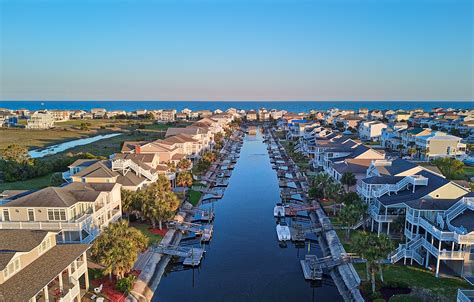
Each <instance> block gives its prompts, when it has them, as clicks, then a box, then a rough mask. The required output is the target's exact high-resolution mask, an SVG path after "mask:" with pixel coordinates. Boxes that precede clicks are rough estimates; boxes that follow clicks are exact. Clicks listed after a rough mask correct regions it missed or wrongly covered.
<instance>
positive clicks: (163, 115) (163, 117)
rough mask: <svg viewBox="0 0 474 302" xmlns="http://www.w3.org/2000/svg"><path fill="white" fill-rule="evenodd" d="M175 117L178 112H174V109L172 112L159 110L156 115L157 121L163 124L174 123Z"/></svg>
mask: <svg viewBox="0 0 474 302" xmlns="http://www.w3.org/2000/svg"><path fill="white" fill-rule="evenodd" d="M175 117H176V110H174V109H172V110H167V109H164V110H158V111H157V112H156V113H155V119H156V120H157V121H158V122H163V123H169V122H174V121H175V120H176V119H175Z"/></svg>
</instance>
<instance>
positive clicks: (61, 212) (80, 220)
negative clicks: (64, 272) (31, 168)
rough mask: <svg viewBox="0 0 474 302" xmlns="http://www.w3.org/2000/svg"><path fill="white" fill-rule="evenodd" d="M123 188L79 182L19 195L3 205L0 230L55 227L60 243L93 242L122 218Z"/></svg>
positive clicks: (1, 207) (0, 212)
mask: <svg viewBox="0 0 474 302" xmlns="http://www.w3.org/2000/svg"><path fill="white" fill-rule="evenodd" d="M120 188H121V185H120V184H117V183H80V182H77V183H70V184H68V185H66V186H63V187H47V188H44V189H41V190H38V191H30V192H28V193H27V194H17V195H15V196H12V197H11V198H10V199H9V200H8V201H7V202H5V203H3V204H1V205H0V229H18V230H52V231H57V232H58V238H57V240H58V241H59V242H72V243H90V242H91V241H92V240H94V239H95V238H96V237H97V235H98V234H99V233H100V232H101V230H102V229H103V228H104V227H106V226H107V225H108V224H109V223H111V222H114V221H117V220H118V219H119V218H121V216H122V206H121V196H120Z"/></svg>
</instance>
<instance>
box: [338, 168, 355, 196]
mask: <svg viewBox="0 0 474 302" xmlns="http://www.w3.org/2000/svg"><path fill="white" fill-rule="evenodd" d="M341 183H342V184H344V185H346V191H347V192H349V187H350V186H353V185H355V184H356V178H355V175H354V173H352V172H345V173H344V174H342V177H341Z"/></svg>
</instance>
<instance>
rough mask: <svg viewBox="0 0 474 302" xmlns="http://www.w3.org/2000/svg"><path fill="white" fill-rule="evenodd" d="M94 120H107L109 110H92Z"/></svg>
mask: <svg viewBox="0 0 474 302" xmlns="http://www.w3.org/2000/svg"><path fill="white" fill-rule="evenodd" d="M90 113H91V114H92V117H93V118H97V119H100V118H105V117H106V115H107V110H106V109H105V108H92V109H91V112H90Z"/></svg>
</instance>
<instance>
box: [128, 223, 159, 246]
mask: <svg viewBox="0 0 474 302" xmlns="http://www.w3.org/2000/svg"><path fill="white" fill-rule="evenodd" d="M130 226H131V227H134V228H136V229H138V230H140V232H142V233H143V235H145V236H147V237H148V239H149V240H150V244H153V243H159V242H160V241H161V239H162V238H163V236H161V235H159V234H155V233H152V232H151V231H150V228H151V226H150V225H148V224H145V223H130Z"/></svg>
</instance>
